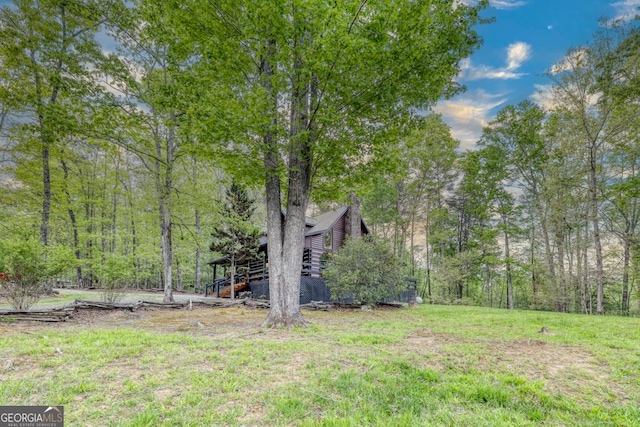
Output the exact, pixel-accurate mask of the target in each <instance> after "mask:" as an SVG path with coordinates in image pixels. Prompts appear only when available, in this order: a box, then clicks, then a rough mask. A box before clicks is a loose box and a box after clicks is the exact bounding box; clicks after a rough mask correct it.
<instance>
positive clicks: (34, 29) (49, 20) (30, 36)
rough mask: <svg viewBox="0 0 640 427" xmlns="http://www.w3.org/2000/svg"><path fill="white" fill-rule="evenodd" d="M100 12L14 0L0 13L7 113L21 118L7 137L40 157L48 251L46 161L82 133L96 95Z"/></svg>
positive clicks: (87, 5) (93, 5)
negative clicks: (9, 104) (9, 107)
mask: <svg viewBox="0 0 640 427" xmlns="http://www.w3.org/2000/svg"><path fill="white" fill-rule="evenodd" d="M100 6H101V5H100V3H98V2H71V3H70V2H67V1H32V0H16V1H15V2H14V4H13V5H5V6H2V8H1V9H0V64H2V66H3V68H6V69H9V70H11V71H10V76H9V79H10V81H11V82H12V83H13V84H12V85H10V86H8V89H9V90H11V91H13V94H11V95H10V96H9V98H10V99H11V101H12V107H13V108H12V111H11V115H14V116H17V115H20V117H21V119H20V121H19V124H18V125H16V129H15V131H14V132H12V137H13V138H18V142H19V143H20V145H22V148H23V149H24V150H25V151H27V152H32V151H34V152H38V157H39V161H40V165H41V166H40V167H41V169H40V174H41V180H40V183H41V184H40V185H41V188H40V195H41V221H40V223H41V224H40V240H41V241H42V243H43V244H44V245H45V246H46V245H47V244H49V240H50V236H49V234H50V232H49V221H50V219H51V212H52V164H51V157H52V156H53V155H54V154H55V153H56V146H57V145H58V144H60V143H61V142H63V141H64V140H65V139H67V138H69V137H70V136H71V135H73V134H75V133H77V132H78V131H79V130H80V129H82V127H83V123H82V122H84V121H85V119H86V114H84V113H85V110H84V108H85V107H86V106H87V105H88V104H87V101H88V100H89V99H90V98H92V99H96V98H99V97H100V96H101V90H100V87H99V85H98V84H97V81H96V79H94V76H93V73H94V70H95V69H96V68H97V69H99V68H100V67H101V64H102V63H103V62H104V60H105V57H104V54H103V52H102V50H101V47H100V45H99V44H98V43H97V42H96V39H95V35H96V34H97V32H98V31H99V30H100V29H101V27H102V25H103V24H104V23H105V22H106V21H107V19H108V18H106V17H107V16H108V15H109V12H108V11H107V9H106V8H102V7H100ZM5 99H6V98H5ZM3 104H4V101H3ZM3 106H4V105H3Z"/></svg>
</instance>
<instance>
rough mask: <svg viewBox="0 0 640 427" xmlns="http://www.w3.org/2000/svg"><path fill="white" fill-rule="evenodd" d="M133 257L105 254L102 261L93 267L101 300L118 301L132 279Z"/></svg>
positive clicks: (122, 296)
mask: <svg viewBox="0 0 640 427" xmlns="http://www.w3.org/2000/svg"><path fill="white" fill-rule="evenodd" d="M133 271H134V266H133V259H132V258H131V257H127V256H120V255H115V254H110V255H107V257H106V258H105V260H104V262H103V263H101V264H100V265H98V266H96V267H95V268H94V273H95V275H96V277H97V279H98V286H99V287H100V288H101V289H102V295H101V297H102V300H103V301H106V302H118V301H120V300H122V298H124V295H125V291H126V289H127V288H128V287H129V284H130V283H132V281H133Z"/></svg>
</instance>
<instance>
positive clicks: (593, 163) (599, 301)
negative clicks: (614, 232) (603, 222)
mask: <svg viewBox="0 0 640 427" xmlns="http://www.w3.org/2000/svg"><path fill="white" fill-rule="evenodd" d="M596 150H597V146H596V144H595V143H593V144H592V145H591V149H590V150H589V166H590V167H589V192H590V195H591V215H592V216H591V222H592V224H593V242H594V244H595V248H596V286H597V287H598V289H597V298H596V313H597V314H604V266H603V261H602V242H601V241H600V221H599V218H598V177H597V151H596Z"/></svg>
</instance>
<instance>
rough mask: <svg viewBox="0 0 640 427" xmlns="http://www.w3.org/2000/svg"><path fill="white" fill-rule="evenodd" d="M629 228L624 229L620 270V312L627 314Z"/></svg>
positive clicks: (629, 258)
mask: <svg viewBox="0 0 640 427" xmlns="http://www.w3.org/2000/svg"><path fill="white" fill-rule="evenodd" d="M629 228H630V227H627V230H625V235H624V265H623V270H622V313H623V314H629V302H630V296H629V268H630V264H631V238H632V237H631V235H630V234H629Z"/></svg>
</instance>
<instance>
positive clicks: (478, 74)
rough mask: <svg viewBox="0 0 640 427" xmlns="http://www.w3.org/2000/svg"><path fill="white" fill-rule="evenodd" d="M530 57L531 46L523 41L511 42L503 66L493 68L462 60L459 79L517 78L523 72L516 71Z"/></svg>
mask: <svg viewBox="0 0 640 427" xmlns="http://www.w3.org/2000/svg"><path fill="white" fill-rule="evenodd" d="M530 57H531V46H530V45H529V44H527V43H524V42H515V43H511V44H510V45H509V46H508V47H507V59H506V64H505V66H504V67H500V68H494V67H490V66H487V65H478V66H474V65H473V64H472V63H471V60H469V59H466V60H464V61H462V63H461V67H460V76H459V78H460V79H461V80H481V79H501V80H510V79H518V78H520V77H522V76H523V75H525V73H518V72H516V71H517V70H518V68H520V67H521V66H522V64H523V63H524V62H525V61H526V60H528V59H529V58H530Z"/></svg>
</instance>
